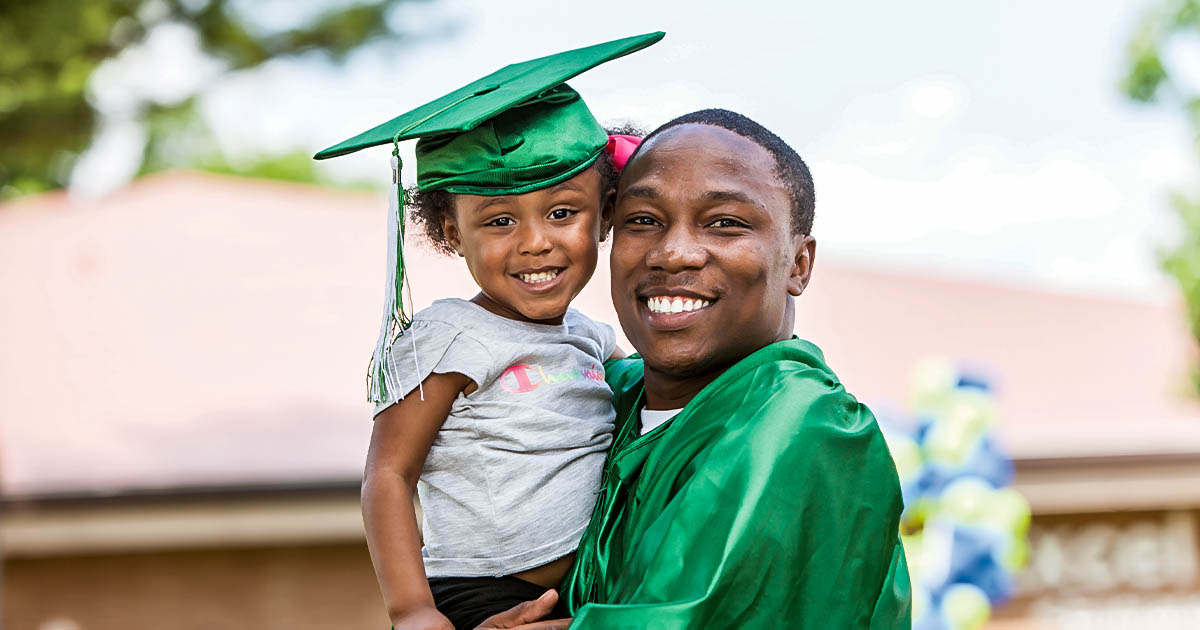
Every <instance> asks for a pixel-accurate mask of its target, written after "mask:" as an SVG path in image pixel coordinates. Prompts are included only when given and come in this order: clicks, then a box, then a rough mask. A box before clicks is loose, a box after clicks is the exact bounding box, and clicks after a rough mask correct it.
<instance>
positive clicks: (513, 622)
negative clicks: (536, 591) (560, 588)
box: [475, 590, 571, 630]
mask: <svg viewBox="0 0 1200 630" xmlns="http://www.w3.org/2000/svg"><path fill="white" fill-rule="evenodd" d="M557 602H558V593H557V592H556V591H554V590H549V591H546V592H545V593H544V594H543V595H542V596H541V597H539V598H537V599H535V600H533V601H529V602H522V603H520V604H517V605H516V606H513V607H512V608H509V609H508V610H506V611H504V612H502V613H496V614H494V615H492V616H491V617H488V618H487V619H484V620H483V623H482V624H480V625H479V626H478V627H477V628H475V630H567V626H569V625H571V620H570V619H551V620H549V621H538V620H539V619H541V618H542V617H545V616H546V615H549V614H550V612H551V611H552V610H554V604H555V603H557Z"/></svg>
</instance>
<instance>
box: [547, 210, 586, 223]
mask: <svg viewBox="0 0 1200 630" xmlns="http://www.w3.org/2000/svg"><path fill="white" fill-rule="evenodd" d="M578 212H579V211H578V210H572V209H570V208H555V209H553V210H551V211H550V218H551V219H555V220H562V219H569V218H570V217H571V215H574V214H577V213H578Z"/></svg>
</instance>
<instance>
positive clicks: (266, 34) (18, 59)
mask: <svg viewBox="0 0 1200 630" xmlns="http://www.w3.org/2000/svg"><path fill="white" fill-rule="evenodd" d="M405 1H409V0H343V1H342V2H326V3H323V4H320V5H319V6H317V7H316V9H317V10H312V9H313V4H314V3H312V2H295V1H292V2H283V1H281V0H273V2H274V4H275V5H276V7H275V8H277V9H282V10H284V11H286V12H287V13H288V14H289V15H292V16H295V15H303V14H304V13H306V12H307V13H310V14H311V16H310V17H308V18H307V19H303V20H302V21H303V23H300V24H298V25H296V26H294V27H292V28H287V29H283V30H278V29H276V30H272V29H269V28H265V27H263V26H261V25H260V24H256V23H255V22H254V21H253V20H252V19H250V18H249V17H247V14H248V13H252V12H253V10H255V9H256V8H257V9H261V8H262V6H263V5H264V4H270V3H264V2H259V3H248V2H237V1H236V0H39V1H37V2H28V1H18V0H0V42H2V44H0V199H4V198H10V197H15V196H19V195H23V194H28V193H33V192H39V191H42V190H47V189H52V188H58V187H62V186H65V185H66V184H67V180H68V177H69V176H70V173H71V169H72V168H73V166H74V164H75V162H76V160H77V158H78V157H79V155H80V154H81V153H82V152H83V151H84V150H85V149H87V148H88V147H89V146H90V145H91V144H92V141H93V139H94V138H95V136H96V134H97V132H98V125H99V121H100V117H101V113H100V112H98V111H97V108H96V106H95V104H94V103H92V102H91V101H90V100H89V93H88V89H87V88H88V81H89V78H90V77H91V76H92V73H93V71H94V70H96V68H97V67H99V66H100V65H101V64H102V63H104V62H105V61H106V60H109V59H112V58H114V57H116V56H117V55H119V54H120V53H121V52H122V51H124V50H126V49H128V48H130V47H132V46H136V45H137V44H139V43H141V42H143V41H144V40H145V39H146V37H147V34H148V33H150V32H151V31H152V30H153V29H154V28H156V27H157V26H159V25H163V24H168V23H178V24H184V25H186V26H188V27H189V28H191V29H193V30H194V31H195V33H196V35H197V40H198V45H199V47H200V49H201V51H202V52H203V54H205V55H206V56H208V57H210V58H212V59H213V60H215V61H217V62H219V63H220V64H221V68H222V69H223V70H222V71H223V72H234V71H238V70H245V69H249V68H253V67H255V66H258V65H260V64H262V63H264V62H266V61H268V60H271V59H275V58H279V57H287V56H293V55H299V54H302V53H308V52H310V51H319V52H321V53H324V54H325V55H326V56H327V57H328V58H329V60H330V61H332V62H335V63H336V62H340V61H342V60H344V59H345V58H346V56H347V54H348V53H350V52H352V51H354V50H356V49H358V48H359V47H360V46H362V45H363V44H365V43H367V42H370V41H373V40H376V39H382V38H390V39H392V40H402V39H404V38H405V37H406V35H404V34H402V33H397V32H395V31H393V30H392V29H391V28H389V26H388V19H387V18H388V12H389V11H390V10H392V8H393V7H394V6H395V5H397V4H400V3H401V2H405ZM255 4H257V5H258V6H257V7H256V6H255ZM325 5H329V6H325ZM293 7H295V8H296V10H293ZM305 9H307V11H305ZM321 9H323V10H321ZM193 96H194V95H193ZM134 97H135V98H136V95H134ZM194 103H195V99H194V98H183V99H181V100H180V102H174V103H160V102H155V101H154V100H152V99H148V98H140V99H137V100H136V102H135V103H134V105H133V107H134V109H135V112H134V118H135V119H136V120H137V121H138V122H139V123H140V124H141V125H142V126H143V127H144V128H145V130H146V137H147V144H146V149H145V152H144V156H143V163H142V167H141V169H140V170H141V171H142V172H145V171H148V170H156V169H158V168H165V167H169V166H178V164H170V163H168V162H169V161H168V160H164V159H163V152H162V151H161V150H160V146H161V144H162V143H163V142H165V141H167V140H168V138H169V137H170V136H171V135H172V134H173V133H175V132H176V131H179V130H180V129H181V128H188V129H190V130H191V133H193V134H199V135H202V136H203V135H204V134H205V133H207V129H205V128H203V124H202V123H200V122H199V121H198V117H197V116H196V114H195V110H194ZM306 159H307V158H306ZM202 161H207V162H208V163H207V164H199V166H201V167H204V166H208V167H211V168H213V169H215V170H228V165H226V164H221V163H218V162H220V161H221V159H220V157H219V156H217V155H208V156H206V157H205V158H204V160H202ZM267 162H269V164H266V168H265V169H260V168H259V167H258V166H252V165H248V166H246V168H248V169H249V170H252V171H253V170H263V172H264V173H266V174H267V175H269V176H281V177H285V178H290V179H303V178H306V177H307V178H309V179H311V178H312V177H313V170H312V167H311V165H309V164H307V163H304V164H301V162H300V161H299V159H298V158H297V157H296V156H288V157H287V158H268V159H267ZM285 162H286V163H287V164H286V165H285Z"/></svg>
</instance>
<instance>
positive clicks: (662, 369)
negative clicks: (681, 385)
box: [638, 349, 714, 378]
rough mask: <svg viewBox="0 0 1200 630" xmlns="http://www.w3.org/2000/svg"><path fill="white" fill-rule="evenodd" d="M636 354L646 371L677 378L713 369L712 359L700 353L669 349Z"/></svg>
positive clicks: (704, 372) (697, 374)
mask: <svg viewBox="0 0 1200 630" xmlns="http://www.w3.org/2000/svg"><path fill="white" fill-rule="evenodd" d="M638 354H639V355H641V357H642V362H643V363H644V364H645V366H646V369H647V370H653V371H655V372H658V373H660V374H666V375H669V376H674V377H677V378H687V377H689V376H699V375H702V374H706V373H708V372H710V371H712V369H713V367H714V366H713V363H714V361H713V357H711V356H708V354H707V353H702V352H697V353H690V352H687V351H685V350H683V349H671V350H663V351H651V352H649V353H645V352H641V351H640V350H639V351H638Z"/></svg>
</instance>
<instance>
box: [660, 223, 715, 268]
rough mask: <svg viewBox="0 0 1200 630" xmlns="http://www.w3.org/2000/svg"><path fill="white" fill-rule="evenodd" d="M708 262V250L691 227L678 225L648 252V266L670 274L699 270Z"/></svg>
mask: <svg viewBox="0 0 1200 630" xmlns="http://www.w3.org/2000/svg"><path fill="white" fill-rule="evenodd" d="M706 262H708V249H707V248H705V247H704V244H703V243H701V242H700V238H699V235H698V234H696V233H695V231H694V230H692V229H691V228H690V227H689V226H686V225H680V224H676V225H673V226H671V227H670V228H669V229H668V230H667V231H666V233H664V234H663V238H662V240H660V241H659V242H658V243H655V244H654V246H652V247H651V248H650V249H649V250H648V251H647V252H646V265H647V266H649V267H650V268H651V269H661V270H663V271H668V272H676V271H683V270H686V269H699V268H701V267H703V266H704V263H706Z"/></svg>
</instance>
